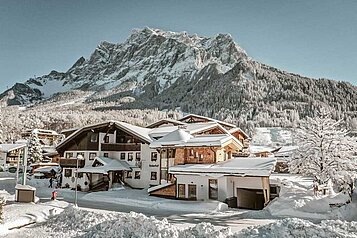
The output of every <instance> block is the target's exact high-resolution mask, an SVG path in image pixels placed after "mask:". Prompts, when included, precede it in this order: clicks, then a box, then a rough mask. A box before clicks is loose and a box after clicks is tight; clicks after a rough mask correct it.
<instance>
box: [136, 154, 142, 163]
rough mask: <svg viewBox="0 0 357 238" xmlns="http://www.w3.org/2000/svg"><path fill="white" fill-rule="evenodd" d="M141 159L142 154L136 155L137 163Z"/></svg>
mask: <svg viewBox="0 0 357 238" xmlns="http://www.w3.org/2000/svg"><path fill="white" fill-rule="evenodd" d="M140 159H141V154H140V152H137V153H136V161H140Z"/></svg>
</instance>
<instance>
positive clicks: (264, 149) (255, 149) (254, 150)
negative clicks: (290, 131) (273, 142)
mask: <svg viewBox="0 0 357 238" xmlns="http://www.w3.org/2000/svg"><path fill="white" fill-rule="evenodd" d="M274 150H276V148H274V147H271V146H260V145H251V146H249V151H250V153H253V154H255V153H262V152H270V153H271V152H273V151H274Z"/></svg>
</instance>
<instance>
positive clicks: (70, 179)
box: [62, 168, 89, 191]
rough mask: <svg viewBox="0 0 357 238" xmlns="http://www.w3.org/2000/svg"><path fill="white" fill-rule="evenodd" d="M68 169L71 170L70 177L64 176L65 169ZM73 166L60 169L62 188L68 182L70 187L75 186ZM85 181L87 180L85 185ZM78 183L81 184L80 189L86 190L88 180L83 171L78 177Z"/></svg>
mask: <svg viewBox="0 0 357 238" xmlns="http://www.w3.org/2000/svg"><path fill="white" fill-rule="evenodd" d="M67 169H70V170H72V176H71V177H65V170H67ZM75 171H76V169H75V168H64V169H63V171H62V187H63V188H64V187H65V186H66V184H67V183H68V184H69V186H70V188H75V186H76V178H75ZM85 182H87V185H85ZM78 185H80V186H81V189H82V191H87V190H88V189H89V180H88V177H87V175H86V174H85V173H83V177H82V178H78Z"/></svg>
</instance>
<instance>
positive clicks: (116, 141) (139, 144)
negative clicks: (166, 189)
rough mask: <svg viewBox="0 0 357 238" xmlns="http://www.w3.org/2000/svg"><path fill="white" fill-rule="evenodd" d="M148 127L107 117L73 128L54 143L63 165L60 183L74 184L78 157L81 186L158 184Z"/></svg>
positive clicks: (156, 154)
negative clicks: (56, 143) (104, 120)
mask: <svg viewBox="0 0 357 238" xmlns="http://www.w3.org/2000/svg"><path fill="white" fill-rule="evenodd" d="M150 131H151V129H148V128H142V127H138V126H133V125H130V124H128V123H124V122H117V121H109V122H105V123H99V124H95V125H89V126H85V127H83V128H79V129H77V130H75V131H74V132H73V133H72V134H70V135H69V136H68V137H67V138H66V139H65V140H64V141H62V142H61V143H60V144H59V145H58V146H57V148H56V149H57V151H58V152H59V154H60V155H61V159H60V165H61V167H62V168H63V172H62V173H63V174H62V186H63V187H72V188H73V187H74V186H75V171H76V169H75V168H76V164H77V158H78V156H79V155H80V156H81V158H83V159H78V164H79V167H80V170H79V173H78V177H79V179H78V183H79V184H80V187H81V190H83V191H90V190H91V191H93V190H99V189H107V188H111V186H112V184H113V183H115V182H117V183H120V184H121V183H124V184H126V185H128V186H130V187H134V188H145V187H148V186H153V185H158V184H160V181H159V177H158V173H159V166H160V158H159V157H158V153H157V151H156V150H155V149H151V148H149V144H150V143H151V142H152V139H151V138H150V136H149V132H150Z"/></svg>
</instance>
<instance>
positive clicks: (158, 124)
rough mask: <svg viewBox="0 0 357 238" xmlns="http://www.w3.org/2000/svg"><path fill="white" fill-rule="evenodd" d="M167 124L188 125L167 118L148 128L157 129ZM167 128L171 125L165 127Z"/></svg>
mask: <svg viewBox="0 0 357 238" xmlns="http://www.w3.org/2000/svg"><path fill="white" fill-rule="evenodd" d="M166 123H171V124H174V125H186V123H185V122H182V121H178V120H174V119H171V118H167V119H161V120H159V121H157V122H154V123H152V124H150V125H148V126H146V127H147V128H155V127H157V126H160V125H162V124H166ZM165 126H169V125H165ZM171 126H172V125H171Z"/></svg>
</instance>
